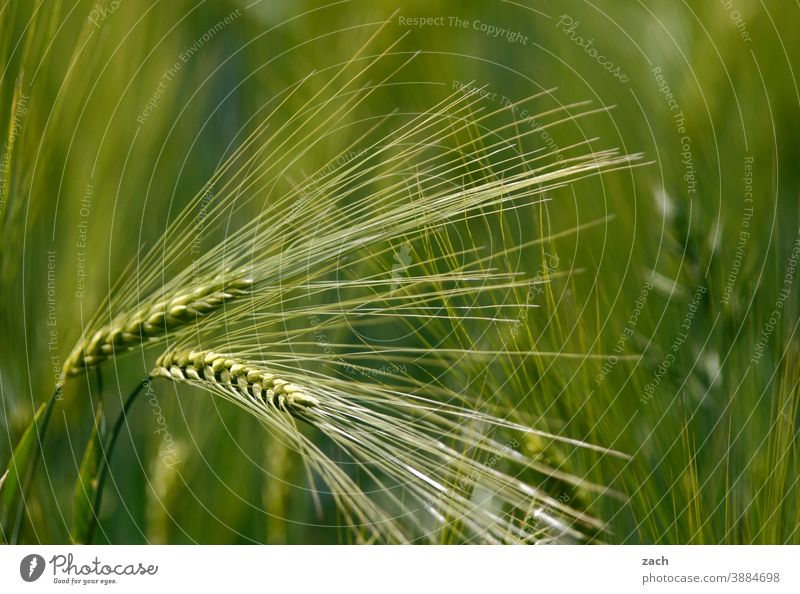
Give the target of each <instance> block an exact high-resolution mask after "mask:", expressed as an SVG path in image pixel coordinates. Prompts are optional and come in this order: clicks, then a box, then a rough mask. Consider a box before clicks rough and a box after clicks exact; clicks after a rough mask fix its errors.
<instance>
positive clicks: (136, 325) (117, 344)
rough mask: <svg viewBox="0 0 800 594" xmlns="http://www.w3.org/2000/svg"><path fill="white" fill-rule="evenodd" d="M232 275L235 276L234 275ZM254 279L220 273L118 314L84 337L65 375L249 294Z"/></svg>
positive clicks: (76, 371) (129, 348) (83, 370)
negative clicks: (123, 313)
mask: <svg viewBox="0 0 800 594" xmlns="http://www.w3.org/2000/svg"><path fill="white" fill-rule="evenodd" d="M231 276H232V278H231ZM252 284H253V280H252V279H251V278H249V277H248V276H247V275H246V274H240V275H239V276H236V275H228V277H225V276H221V277H218V278H215V279H212V280H211V281H210V282H207V283H205V284H201V285H200V286H198V287H196V288H194V289H193V290H192V291H189V292H186V293H181V294H177V295H174V296H171V297H169V298H168V299H167V300H160V301H157V302H156V303H154V304H152V305H148V306H145V307H144V308H142V309H139V310H137V311H134V312H132V313H130V314H125V315H122V316H120V317H119V318H117V319H116V320H115V321H114V322H113V323H112V324H109V325H107V326H103V327H101V328H100V329H99V330H96V331H95V332H94V333H93V334H92V335H91V336H89V337H84V338H83V339H82V340H81V341H79V342H78V344H77V345H76V346H75V348H74V349H73V350H72V352H71V353H70V355H69V357H67V360H66V362H65V363H64V368H63V373H64V376H65V377H69V376H72V375H77V374H80V373H83V372H85V371H86V370H87V369H93V368H95V367H97V366H98V365H100V364H101V363H103V362H104V361H105V360H106V359H108V358H109V357H112V356H114V355H117V354H122V353H124V352H126V351H130V350H131V349H134V348H138V347H140V346H142V345H144V344H146V343H148V342H153V341H155V340H156V339H158V338H161V337H163V336H165V335H166V334H167V333H168V332H170V331H171V330H176V329H178V328H182V327H185V326H186V325H188V324H192V323H194V322H196V321H197V320H198V319H199V318H202V317H205V316H208V315H209V314H211V313H213V312H215V311H217V310H218V309H220V308H221V307H222V306H223V305H225V304H226V303H229V302H230V301H232V300H234V299H236V298H237V297H241V296H243V295H247V294H248V293H249V292H250V288H251V287H252Z"/></svg>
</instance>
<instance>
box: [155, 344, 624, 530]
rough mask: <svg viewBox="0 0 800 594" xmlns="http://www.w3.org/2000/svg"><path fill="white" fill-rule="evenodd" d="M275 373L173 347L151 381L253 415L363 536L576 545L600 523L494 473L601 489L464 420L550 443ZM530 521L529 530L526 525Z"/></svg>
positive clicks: (352, 387)
mask: <svg viewBox="0 0 800 594" xmlns="http://www.w3.org/2000/svg"><path fill="white" fill-rule="evenodd" d="M280 369H281V366H280V365H278V366H276V367H274V368H272V369H270V367H269V366H268V364H267V363H266V362H263V361H262V362H257V361H253V360H250V359H247V358H243V357H240V356H237V355H234V354H222V353H219V352H216V351H206V350H176V351H169V352H167V353H164V354H162V355H161V356H160V357H159V358H158V360H157V362H156V366H155V367H154V369H153V370H152V372H151V376H152V377H160V378H165V379H167V380H169V381H173V382H181V383H189V384H191V385H194V386H196V387H198V388H201V389H203V390H206V391H208V392H210V393H212V394H215V395H217V396H219V397H222V398H224V399H226V400H228V401H230V402H232V403H234V404H236V405H237V406H239V407H240V408H242V409H244V410H246V411H248V412H249V413H250V414H252V415H254V416H256V417H257V418H258V419H260V420H261V421H262V422H263V423H264V425H265V426H266V427H267V429H268V430H269V431H270V432H272V433H273V434H275V436H276V437H280V439H281V440H286V443H289V444H293V445H294V447H295V448H296V449H297V451H298V452H300V453H301V455H302V456H303V459H304V461H305V462H306V463H307V464H308V465H309V466H310V467H311V468H313V469H314V470H315V471H316V472H317V473H318V474H319V475H320V476H321V477H322V478H323V480H324V481H325V482H326V484H327V485H328V488H329V491H328V493H329V494H330V495H332V496H333V497H334V498H335V499H336V500H337V502H338V503H339V506H340V508H341V509H340V511H342V513H343V514H344V515H345V517H347V518H349V521H350V522H352V524H351V528H354V529H357V530H363V531H365V532H366V533H367V534H369V538H371V539H378V540H380V541H383V542H419V541H421V540H422V541H434V542H435V541H436V540H437V539H438V538H440V537H441V535H442V534H445V533H447V534H449V535H451V536H453V537H456V538H457V539H458V540H459V541H463V542H470V541H474V542H484V543H524V542H532V541H539V542H547V541H557V542H565V541H567V542H568V541H570V540H573V541H574V540H580V539H582V538H583V531H584V530H590V531H591V530H596V529H599V528H601V525H600V524H599V523H598V522H597V521H596V520H594V519H592V518H591V517H589V516H587V515H586V514H584V513H582V512H580V511H579V510H576V509H573V508H571V507H569V506H568V505H566V504H565V503H564V502H562V501H559V500H557V499H555V498H553V497H551V496H550V495H548V494H547V493H546V492H544V491H543V490H542V489H541V488H540V487H539V486H537V485H536V484H535V483H528V482H525V481H523V480H521V479H520V478H519V477H518V474H519V470H517V471H516V472H514V473H506V472H504V471H503V470H502V468H504V467H513V468H520V467H522V468H525V467H528V468H536V470H537V471H539V472H541V473H543V474H545V475H550V476H554V477H558V478H559V479H560V480H563V481H566V482H568V483H569V482H573V483H574V484H580V485H581V487H582V488H584V489H588V490H596V491H604V490H605V489H603V488H602V487H600V486H597V485H592V484H591V483H588V482H586V481H582V480H579V479H577V478H576V477H571V476H569V475H567V474H566V473H564V472H560V471H558V470H557V469H552V468H547V467H545V466H543V465H542V464H541V463H538V462H536V461H534V460H531V459H529V458H527V457H526V456H525V455H524V454H523V453H522V452H521V451H519V449H520V448H519V446H520V442H518V441H517V440H516V439H511V440H509V441H508V442H507V443H501V442H499V441H498V440H496V439H493V438H492V437H491V436H489V435H487V434H486V433H485V432H482V431H479V430H476V429H474V428H473V425H474V424H479V425H483V426H485V427H491V428H494V429H498V428H502V429H504V430H510V431H511V432H515V433H517V435H539V436H542V437H546V438H548V439H551V440H556V441H557V440H559V439H561V438H559V437H557V436H552V435H548V434H545V433H541V432H537V431H534V430H532V429H530V428H527V427H523V426H520V425H515V424H512V423H509V422H508V421H505V420H503V419H499V418H496V417H492V416H491V415H487V414H482V413H479V412H476V411H474V410H470V409H466V408H462V407H460V406H455V405H447V404H441V403H440V404H435V403H434V401H431V400H428V399H426V398H423V397H421V396H419V395H413V394H402V393H399V392H397V391H394V390H388V389H381V388H380V387H378V386H374V385H369V384H367V383H365V382H349V383H346V384H345V383H342V382H338V383H337V382H335V381H328V380H321V379H319V378H312V377H307V378H305V381H303V378H301V377H299V376H297V375H296V374H294V373H291V372H288V371H284V372H280V371H278V370H280ZM295 421H302V422H303V423H304V424H306V425H308V426H310V427H312V428H314V429H315V430H317V432H318V433H319V434H321V436H323V437H324V438H325V439H327V440H329V441H330V442H332V443H333V444H335V446H336V447H337V448H338V449H339V451H340V452H341V454H343V455H344V457H345V459H349V461H350V462H349V463H347V462H343V460H342V458H341V457H340V456H333V457H332V456H331V455H330V454H328V453H325V452H327V448H322V447H321V444H319V443H316V442H317V441H319V440H318V439H315V440H312V439H310V438H309V437H306V436H305V435H304V432H301V431H299V429H298V428H297V427H296V426H295ZM580 445H581V446H584V447H591V446H589V445H588V444H580ZM605 453H608V454H613V455H617V454H616V453H615V452H612V451H610V450H605ZM487 457H488V461H486V458H487ZM481 459H482V460H483V461H481ZM351 465H352V466H354V467H356V468H360V469H363V470H365V471H366V473H367V476H368V477H370V478H371V481H369V482H370V484H371V485H372V487H371V489H370V491H371V492H370V493H367V492H366V491H365V489H364V488H363V486H361V485H360V484H359V483H358V482H354V479H353V478H351V477H350V476H349V473H348V472H346V470H345V468H346V467H348V466H351ZM534 520H535V521H536V524H537V526H536V530H532V529H531V526H530V525H529V524H530V523H531V522H533V521H534Z"/></svg>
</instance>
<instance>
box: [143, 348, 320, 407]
mask: <svg viewBox="0 0 800 594" xmlns="http://www.w3.org/2000/svg"><path fill="white" fill-rule="evenodd" d="M150 375H151V376H153V377H164V378H168V379H171V380H175V381H179V382H180V381H185V382H195V383H207V384H212V385H214V386H216V387H219V388H222V389H224V390H233V391H234V392H236V393H237V394H238V395H241V396H243V397H244V398H246V399H248V400H251V401H255V402H256V403H258V404H266V405H268V406H272V407H274V408H276V409H278V410H281V411H283V412H288V413H296V412H300V411H302V410H305V409H308V408H312V407H315V406H317V405H319V401H318V400H317V399H316V398H314V397H313V396H310V395H309V394H307V393H306V392H305V390H304V389H303V388H301V387H300V386H296V385H294V384H291V383H289V382H288V381H286V380H283V379H281V378H279V377H277V376H276V375H275V374H273V373H269V372H268V371H267V370H265V369H264V368H262V367H258V366H256V365H252V364H250V363H247V362H244V361H241V360H239V359H236V358H232V357H231V356H230V355H223V354H220V353H215V352H213V351H172V352H168V353H165V354H163V355H161V356H160V357H159V358H158V360H157V361H156V366H155V368H154V369H153V371H151V372H150Z"/></svg>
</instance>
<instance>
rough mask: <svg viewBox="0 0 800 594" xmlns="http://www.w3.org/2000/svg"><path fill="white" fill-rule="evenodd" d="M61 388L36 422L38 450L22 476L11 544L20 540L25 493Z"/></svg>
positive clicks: (57, 386) (37, 462) (31, 479)
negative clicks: (40, 420) (40, 419)
mask: <svg viewBox="0 0 800 594" xmlns="http://www.w3.org/2000/svg"><path fill="white" fill-rule="evenodd" d="M61 389H62V386H61V384H60V383H59V384H56V388H55V390H53V393H52V394H51V395H50V398H49V399H48V400H47V408H46V409H45V412H44V417H42V422H41V424H39V423H37V424H36V434H37V437H38V440H37V442H36V450H35V452H34V454H33V456H32V457H31V460H30V461H29V462H28V465H27V468H26V469H25V471H24V475H23V477H22V481H21V484H20V492H19V502H18V503H17V513H16V517H15V518H14V530H13V531H12V533H11V540H10V541H9V544H17V541H18V540H19V533H20V530H21V529H22V516H23V515H24V514H23V512H24V511H25V493H26V492H27V491H28V488H29V487H30V485H31V482H32V481H33V474H34V470H35V469H36V466H37V465H38V464H39V457H40V456H41V453H42V450H43V449H44V440H45V439H46V437H47V426H48V424H49V423H50V415H51V413H52V412H53V405H54V404H55V402H56V400H57V399H58V395H59V394H60V393H61Z"/></svg>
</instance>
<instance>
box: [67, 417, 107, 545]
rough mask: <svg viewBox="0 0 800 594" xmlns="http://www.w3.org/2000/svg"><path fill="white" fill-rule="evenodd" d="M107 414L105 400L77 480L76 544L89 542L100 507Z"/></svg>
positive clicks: (74, 494)
mask: <svg viewBox="0 0 800 594" xmlns="http://www.w3.org/2000/svg"><path fill="white" fill-rule="evenodd" d="M105 434H106V431H105V417H104V415H103V404H102V402H101V403H100V404H99V405H98V406H97V413H96V414H95V418H94V426H93V427H92V433H91V435H90V436H89V441H88V443H87V444H86V450H85V451H84V453H83V460H81V467H80V472H79V474H78V480H77V481H75V490H74V492H73V497H72V501H73V507H72V530H71V534H70V537H71V539H72V542H73V543H74V544H89V542H90V541H91V538H92V533H93V532H94V530H93V527H94V524H95V518H96V516H97V513H99V511H100V510H99V509H97V508H96V507H95V503H99V501H98V497H97V492H98V488H99V486H100V482H99V472H100V467H101V465H102V461H103V445H102V444H103V441H104V440H105Z"/></svg>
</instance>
